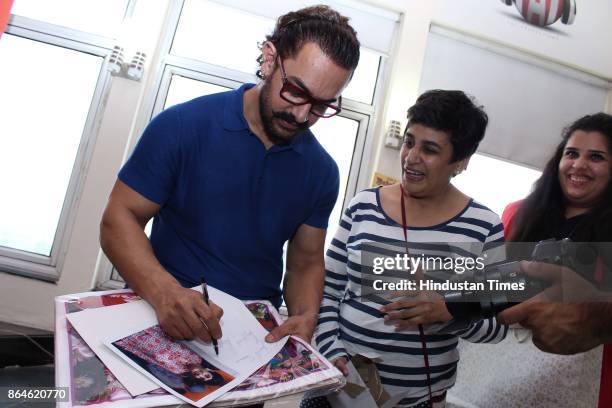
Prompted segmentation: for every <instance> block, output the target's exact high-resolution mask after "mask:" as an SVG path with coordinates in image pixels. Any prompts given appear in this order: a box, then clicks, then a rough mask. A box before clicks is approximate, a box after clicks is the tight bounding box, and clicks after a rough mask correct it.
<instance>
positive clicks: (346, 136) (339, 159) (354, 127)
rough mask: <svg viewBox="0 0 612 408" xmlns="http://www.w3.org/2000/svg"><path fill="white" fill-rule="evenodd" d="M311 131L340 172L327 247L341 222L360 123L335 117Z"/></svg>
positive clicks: (321, 120) (323, 120)
mask: <svg viewBox="0 0 612 408" xmlns="http://www.w3.org/2000/svg"><path fill="white" fill-rule="evenodd" d="M311 130H312V132H313V133H314V134H315V136H316V137H317V140H318V141H319V143H321V145H322V146H323V147H324V148H325V150H327V152H328V153H329V154H330V155H331V157H333V158H334V160H335V161H336V164H338V169H339V170H340V193H339V194H338V201H336V206H335V207H334V209H333V211H332V213H331V215H330V217H329V229H328V232H327V239H326V241H327V242H326V247H327V243H329V242H330V241H331V239H332V238H333V236H334V234H335V231H336V228H337V227H338V222H340V215H341V214H342V211H343V208H342V207H343V205H344V196H345V194H346V185H347V183H348V179H349V173H350V171H351V163H352V161H353V151H354V149H355V141H356V140H357V132H358V131H359V122H358V121H356V120H354V119H349V118H345V117H342V116H334V117H331V118H328V119H319V121H318V122H317V123H315V124H314V126H313V127H312V128H311Z"/></svg>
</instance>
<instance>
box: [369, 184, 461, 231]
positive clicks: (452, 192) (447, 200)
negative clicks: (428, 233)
mask: <svg viewBox="0 0 612 408" xmlns="http://www.w3.org/2000/svg"><path fill="white" fill-rule="evenodd" d="M402 193H403V191H402V189H401V186H400V184H394V185H391V186H385V187H382V188H381V192H380V197H381V205H382V207H383V210H384V211H385V212H386V213H387V215H389V216H390V217H391V218H392V219H393V220H394V221H396V222H397V223H398V224H401V220H402V219H401V217H402V212H401V196H402ZM403 196H404V204H405V207H406V216H407V224H408V225H409V226H411V227H419V228H421V227H429V226H434V225H438V224H442V223H444V222H446V221H448V220H450V219H452V218H453V217H455V216H456V215H457V214H459V212H460V211H461V210H463V209H464V208H465V206H466V205H467V203H468V202H469V200H470V199H469V197H467V196H466V195H464V194H463V193H461V192H460V191H459V190H457V189H456V188H455V187H454V186H452V185H449V188H448V189H446V190H445V191H444V192H442V193H440V194H436V195H435V196H429V197H414V196H411V195H410V194H409V193H406V194H403Z"/></svg>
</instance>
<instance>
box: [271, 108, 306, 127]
mask: <svg viewBox="0 0 612 408" xmlns="http://www.w3.org/2000/svg"><path fill="white" fill-rule="evenodd" d="M272 116H273V117H275V118H277V119H282V120H284V121H285V122H289V123H291V124H293V125H295V126H297V128H298V129H300V130H306V129H308V128H309V127H310V123H309V121H308V120H307V121H306V122H302V123H299V122H298V121H297V120H296V119H295V116H293V114H291V113H289V112H272Z"/></svg>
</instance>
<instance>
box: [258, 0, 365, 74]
mask: <svg viewBox="0 0 612 408" xmlns="http://www.w3.org/2000/svg"><path fill="white" fill-rule="evenodd" d="M348 21H349V19H348V18H347V17H344V16H343V15H341V14H340V13H338V12H337V11H335V10H334V9H332V8H331V7H328V6H324V5H319V6H312V7H306V8H303V9H300V10H297V11H292V12H289V13H287V14H285V15H283V16H280V17H279V18H278V20H277V21H276V26H275V27H274V31H273V32H272V34H270V35H267V36H266V39H265V41H264V42H266V41H270V42H272V44H274V46H275V47H276V51H277V53H278V55H279V56H280V57H281V58H283V59H285V58H291V57H293V56H295V55H296V54H297V53H298V52H299V51H300V50H301V49H302V46H303V45H304V44H305V43H308V42H314V43H315V44H317V45H318V46H319V47H320V48H321V50H322V51H323V52H324V53H325V55H327V56H328V57H329V58H330V59H331V60H332V61H334V62H335V63H336V64H338V65H339V66H341V67H342V68H344V69H347V70H351V71H352V70H354V69H355V68H356V67H357V64H358V63H359V40H357V32H356V31H355V30H354V29H353V27H351V26H350V25H349V23H348ZM262 46H263V42H262V43H261V44H260V48H261V47H262ZM257 63H258V64H259V68H258V69H257V77H258V78H260V79H263V74H262V72H261V65H262V64H263V54H260V55H259V57H257Z"/></svg>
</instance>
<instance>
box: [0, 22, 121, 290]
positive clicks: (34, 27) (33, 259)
mask: <svg viewBox="0 0 612 408" xmlns="http://www.w3.org/2000/svg"><path fill="white" fill-rule="evenodd" d="M5 33H6V34H9V35H14V36H17V37H21V38H24V39H27V40H31V41H37V42H40V43H43V44H46V45H49V46H57V47H61V48H64V49H67V50H71V51H76V52H83V53H86V54H90V55H93V56H96V57H100V58H102V61H101V65H100V72H99V75H98V80H97V82H96V85H95V89H94V93H93V96H92V99H91V103H90V105H89V111H88V113H87V118H86V120H85V125H84V127H83V132H82V133H81V138H80V142H79V146H78V148H77V154H76V156H75V160H74V163H73V166H72V171H71V173H70V178H69V181H68V187H67V189H66V194H65V196H64V201H63V204H62V210H61V212H60V217H59V220H58V224H57V229H56V232H55V235H54V238H53V245H52V247H51V252H50V255H49V256H45V255H41V254H36V253H32V252H28V251H24V250H20V249H16V248H10V247H5V246H0V271H1V272H7V273H11V274H17V275H20V276H25V277H30V278H36V279H40V280H43V281H49V282H56V281H58V280H59V278H60V275H61V271H62V266H63V263H64V260H65V257H66V252H67V250H68V244H69V242H70V236H71V232H72V226H73V224H74V221H75V218H76V213H77V210H78V202H79V197H80V195H81V193H82V191H83V187H84V185H85V179H86V176H87V170H88V167H89V164H90V161H91V157H92V153H93V149H94V146H95V141H96V136H97V131H98V127H99V122H100V120H99V119H100V118H101V115H102V111H103V110H104V104H103V100H104V97H105V95H107V93H108V92H109V90H110V84H111V76H110V72H109V71H108V59H109V56H110V54H111V51H112V43H113V41H112V40H111V39H108V38H104V37H100V36H97V35H94V34H88V33H83V32H81V31H77V30H73V29H70V28H65V27H59V26H55V25H53V24H50V23H45V22H42V21H37V20H32V19H29V18H26V17H21V16H15V15H12V16H11V19H10V21H9V24H8V25H7V29H6V31H5Z"/></svg>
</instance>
